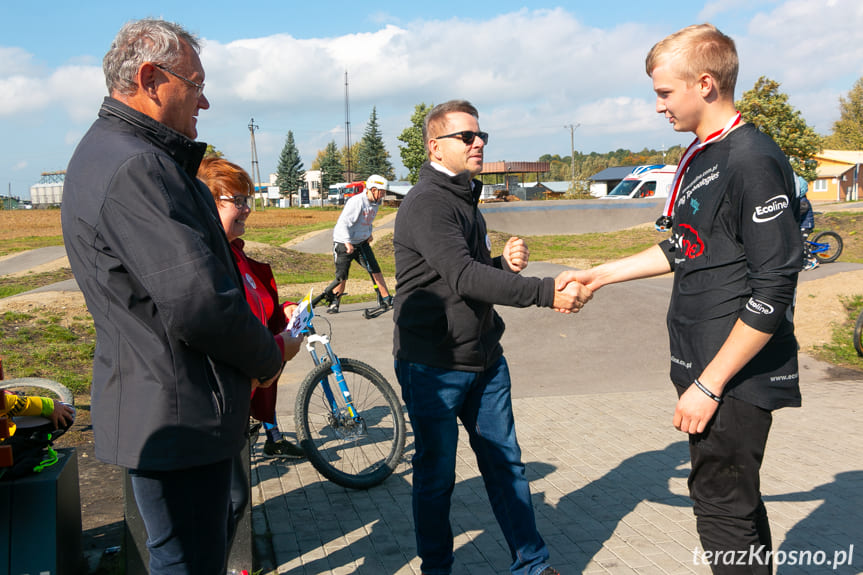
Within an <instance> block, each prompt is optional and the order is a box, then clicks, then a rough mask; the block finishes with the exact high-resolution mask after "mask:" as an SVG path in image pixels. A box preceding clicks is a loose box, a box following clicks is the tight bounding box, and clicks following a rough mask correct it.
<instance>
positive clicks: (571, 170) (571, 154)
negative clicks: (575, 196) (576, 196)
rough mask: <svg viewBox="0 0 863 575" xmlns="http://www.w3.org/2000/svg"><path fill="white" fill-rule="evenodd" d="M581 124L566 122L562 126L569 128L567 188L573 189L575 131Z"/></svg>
mask: <svg viewBox="0 0 863 575" xmlns="http://www.w3.org/2000/svg"><path fill="white" fill-rule="evenodd" d="M580 125H581V124H566V125H564V126H563V127H564V128H566V129H568V130H569V158H570V167H569V179H570V182H569V189H570V190H574V189H575V131H576V130H577V129H578V127H579V126H580Z"/></svg>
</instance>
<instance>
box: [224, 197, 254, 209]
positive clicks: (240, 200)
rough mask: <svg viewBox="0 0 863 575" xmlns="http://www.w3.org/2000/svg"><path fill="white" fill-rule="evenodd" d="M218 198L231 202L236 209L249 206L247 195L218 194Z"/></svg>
mask: <svg viewBox="0 0 863 575" xmlns="http://www.w3.org/2000/svg"><path fill="white" fill-rule="evenodd" d="M219 199H220V200H226V201H229V202H233V204H234V206H236V208H237V209H238V210H241V209H243V208H248V207H249V196H219Z"/></svg>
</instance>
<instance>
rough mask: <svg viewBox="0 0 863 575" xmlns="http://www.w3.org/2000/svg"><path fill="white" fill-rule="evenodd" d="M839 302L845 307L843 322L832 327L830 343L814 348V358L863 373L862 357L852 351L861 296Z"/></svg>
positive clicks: (862, 304)
mask: <svg viewBox="0 0 863 575" xmlns="http://www.w3.org/2000/svg"><path fill="white" fill-rule="evenodd" d="M861 289H863V288H861ZM841 301H842V304H843V305H844V306H845V311H846V318H845V321H843V322H842V323H841V324H839V325H836V326H834V328H833V339H832V341H831V342H830V343H828V344H825V345H822V346H818V347H816V348H815V350H814V351H815V357H817V358H818V359H820V360H822V361H826V362H829V363H832V364H833V365H838V366H842V367H848V368H851V369H856V370H859V371H863V357H860V356H858V355H857V350H855V349H854V325H855V324H856V322H857V316H859V315H860V313H861V312H863V295H855V296H854V297H851V298H842V300H841Z"/></svg>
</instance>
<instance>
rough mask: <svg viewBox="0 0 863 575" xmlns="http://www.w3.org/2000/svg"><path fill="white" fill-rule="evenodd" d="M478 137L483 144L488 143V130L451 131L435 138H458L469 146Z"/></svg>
mask: <svg viewBox="0 0 863 575" xmlns="http://www.w3.org/2000/svg"><path fill="white" fill-rule="evenodd" d="M477 137H479V139H480V140H482V143H483V144H488V132H471V131H470V130H462V131H461V132H453V133H452V134H447V135H446V136H438V137H437V138H435V140H440V139H443V138H459V139H460V140H461V141H462V142H464V145H465V146H470V145H471V144H473V141H474V139H476V138H477Z"/></svg>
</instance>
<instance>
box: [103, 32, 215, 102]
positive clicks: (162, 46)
mask: <svg viewBox="0 0 863 575" xmlns="http://www.w3.org/2000/svg"><path fill="white" fill-rule="evenodd" d="M182 42H185V43H187V44H188V45H189V46H190V47H191V48H192V49H193V50H194V51H195V52H198V53H200V51H201V44H200V42H199V41H198V38H197V37H196V36H195V35H193V34H191V33H190V32H188V31H186V30H185V29H184V28H183V27H182V26H180V25H179V24H174V23H173V22H167V21H165V20H156V19H152V18H147V19H143V20H132V21H130V22H126V24H124V25H123V27H122V28H120V31H119V32H118V33H117V37H116V38H114V41H113V42H112V43H111V48H110V49H109V50H108V53H107V54H105V57H104V58H103V59H102V70H103V71H104V73H105V84H106V85H107V86H108V94H109V95H110V94H111V93H113V92H114V91H115V90H116V91H117V92H119V93H120V94H126V95H128V94H132V93H134V92H135V90H136V89H137V87H138V84H137V82H136V81H135V75H136V74H137V73H138V68H139V67H140V66H141V64H143V63H144V62H153V63H155V64H162V65H164V66H166V67H168V68H172V67H174V66H175V65H177V64H178V63H179V62H180V60H181V58H182V49H183V47H182Z"/></svg>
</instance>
